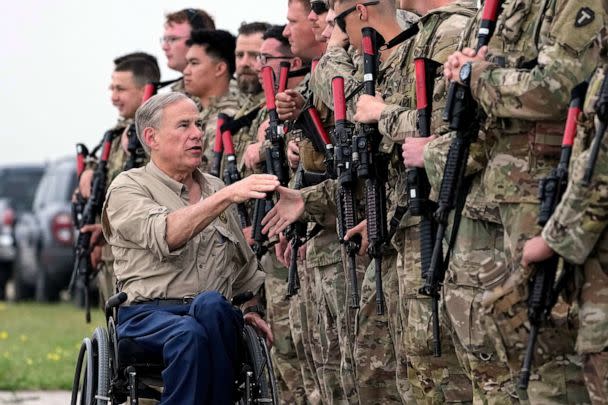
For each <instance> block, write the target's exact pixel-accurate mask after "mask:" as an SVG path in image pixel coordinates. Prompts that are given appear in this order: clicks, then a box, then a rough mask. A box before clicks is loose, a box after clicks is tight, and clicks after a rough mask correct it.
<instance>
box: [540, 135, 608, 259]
mask: <svg viewBox="0 0 608 405" xmlns="http://www.w3.org/2000/svg"><path fill="white" fill-rule="evenodd" d="M607 148H608V139H607V138H606V137H604V140H603V145H602V146H601V148H600V152H599V154H598V159H597V162H596V164H595V169H594V172H593V177H592V179H591V183H590V184H589V186H585V185H583V184H582V179H583V176H584V172H585V167H586V166H587V162H588V161H589V151H585V152H583V153H582V154H581V155H580V156H579V157H578V158H577V159H576V161H575V162H574V165H573V169H572V175H571V177H570V181H569V183H568V187H567V189H566V192H565V193H564V196H563V197H562V200H561V202H560V204H559V205H558V206H557V209H556V211H555V212H554V213H553V215H552V216H551V219H550V220H549V222H547V224H546V225H545V227H544V228H543V232H542V237H543V239H544V240H545V241H547V243H548V244H549V246H550V247H551V248H552V249H553V250H554V251H556V252H557V253H558V254H559V255H560V256H562V257H563V258H565V259H566V260H568V261H569V262H572V263H575V264H582V263H583V262H585V260H586V259H587V257H588V256H589V253H590V252H591V250H592V249H593V247H594V246H595V244H596V243H597V241H598V239H599V238H600V235H601V234H602V232H603V231H604V230H605V229H606V226H607V225H608V149H607Z"/></svg>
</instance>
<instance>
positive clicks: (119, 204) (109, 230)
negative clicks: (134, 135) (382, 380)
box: [102, 173, 183, 260]
mask: <svg viewBox="0 0 608 405" xmlns="http://www.w3.org/2000/svg"><path fill="white" fill-rule="evenodd" d="M169 212H170V211H169V209H168V208H167V207H165V206H162V205H159V204H158V203H157V202H155V201H154V200H153V199H152V198H151V196H150V195H149V194H148V193H147V192H146V191H145V190H144V189H143V188H142V187H141V186H140V185H138V184H137V183H135V182H134V181H132V180H131V179H130V178H129V177H128V174H127V173H123V174H121V175H119V176H118V177H117V178H116V180H114V182H113V183H112V185H111V186H110V189H109V190H108V193H107V195H106V201H105V204H104V208H103V212H102V228H103V234H104V237H105V238H106V240H107V241H108V243H109V244H110V245H112V246H117V247H121V248H127V249H145V250H149V251H150V252H151V253H152V254H154V255H155V256H156V257H157V258H158V259H159V260H162V259H164V258H167V257H169V256H177V255H179V254H180V253H181V251H182V250H183V248H180V249H176V250H173V251H171V250H170V249H169V245H168V244H167V241H166V240H165V237H166V225H167V215H169Z"/></svg>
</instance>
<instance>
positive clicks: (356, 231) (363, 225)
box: [344, 219, 369, 256]
mask: <svg viewBox="0 0 608 405" xmlns="http://www.w3.org/2000/svg"><path fill="white" fill-rule="evenodd" d="M355 235H361V248H359V253H358V254H359V256H363V255H365V253H366V252H367V247H368V246H369V240H368V238H367V219H364V220H363V221H361V222H359V223H358V224H357V225H355V226H353V227H352V228H350V229H349V230H348V231H347V232H346V235H344V240H350V238H352V237H353V236H355Z"/></svg>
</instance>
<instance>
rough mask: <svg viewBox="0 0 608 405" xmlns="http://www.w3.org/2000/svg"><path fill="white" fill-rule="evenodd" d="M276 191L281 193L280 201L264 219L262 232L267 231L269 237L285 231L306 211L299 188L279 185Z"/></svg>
mask: <svg viewBox="0 0 608 405" xmlns="http://www.w3.org/2000/svg"><path fill="white" fill-rule="evenodd" d="M276 191H277V192H278V193H279V201H278V202H277V203H276V204H275V206H274V207H273V208H272V209H271V210H270V211H269V212H268V214H266V216H265V217H264V219H262V225H264V228H263V229H262V232H263V233H267V234H268V237H269V238H272V237H273V236H275V235H277V234H279V233H280V232H283V231H284V230H285V228H287V227H288V226H289V225H291V224H293V223H294V222H296V221H297V220H298V219H300V217H301V216H302V214H303V213H304V199H303V198H302V194H301V193H300V191H299V190H292V189H290V188H287V187H279V188H277V190H276Z"/></svg>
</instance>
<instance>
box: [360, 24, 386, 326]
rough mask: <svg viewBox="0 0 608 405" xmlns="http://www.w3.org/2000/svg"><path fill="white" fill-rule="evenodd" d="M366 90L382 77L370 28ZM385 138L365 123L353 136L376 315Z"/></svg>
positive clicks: (380, 308)
mask: <svg viewBox="0 0 608 405" xmlns="http://www.w3.org/2000/svg"><path fill="white" fill-rule="evenodd" d="M361 31H362V34H363V39H362V48H363V73H364V74H363V89H364V92H365V94H368V95H370V96H375V95H376V78H377V77H378V63H379V58H378V43H383V42H384V41H383V40H382V39H381V36H380V35H379V34H378V33H377V32H376V30H374V29H373V28H370V27H365V28H363V29H362V30H361ZM381 140H382V136H381V135H380V134H379V132H378V125H377V124H361V125H360V126H359V131H357V132H356V134H355V136H354V137H353V146H352V148H353V154H352V160H353V163H354V165H355V166H356V168H357V176H358V177H361V178H362V179H365V202H366V204H365V216H366V217H367V236H368V239H369V248H368V250H367V253H368V255H369V256H370V258H371V259H372V260H374V264H375V276H376V313H377V314H378V315H383V314H384V292H383V291H382V254H383V251H384V246H385V244H386V241H387V238H388V230H387V223H386V222H387V221H386V215H387V214H386V189H385V183H386V180H387V178H388V155H386V154H384V153H382V152H381V151H380V142H381Z"/></svg>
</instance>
